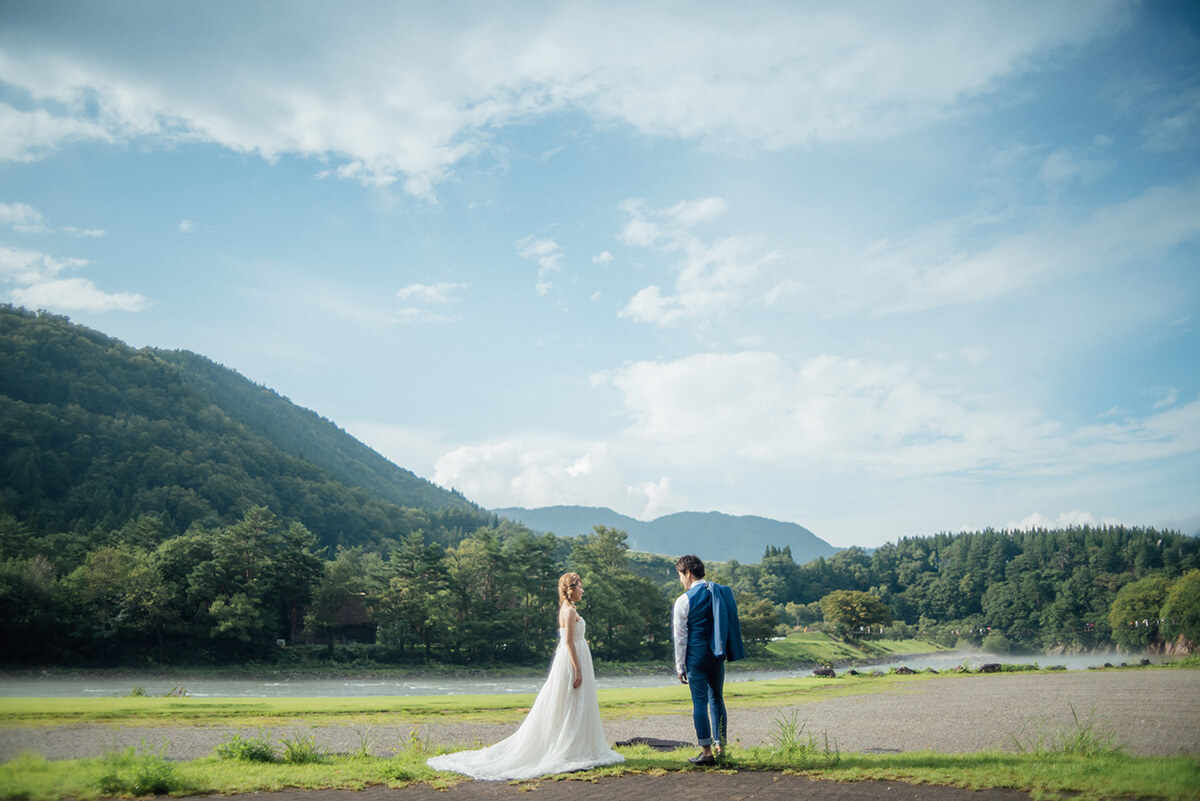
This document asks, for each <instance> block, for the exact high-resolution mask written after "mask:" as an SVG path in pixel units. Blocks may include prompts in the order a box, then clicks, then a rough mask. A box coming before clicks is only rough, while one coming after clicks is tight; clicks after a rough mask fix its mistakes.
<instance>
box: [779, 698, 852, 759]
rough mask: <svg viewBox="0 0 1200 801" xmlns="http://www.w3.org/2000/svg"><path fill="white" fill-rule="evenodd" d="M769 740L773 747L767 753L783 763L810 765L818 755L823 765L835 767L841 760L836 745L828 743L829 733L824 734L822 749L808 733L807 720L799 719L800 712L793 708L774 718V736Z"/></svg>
mask: <svg viewBox="0 0 1200 801" xmlns="http://www.w3.org/2000/svg"><path fill="white" fill-rule="evenodd" d="M771 740H772V741H773V743H774V746H773V747H772V748H771V749H770V752H769V753H770V754H771V756H772V757H774V758H776V759H779V760H781V761H783V762H784V763H788V764H794V765H811V764H813V762H814V759H815V757H817V756H818V754H819V755H820V757H821V760H820V761H821V762H822V763H823V764H825V765H836V764H837V763H838V761H839V760H840V758H841V756H840V753H839V752H838V748H837V743H832V744H831V743H830V740H829V732H825V744H824V748H823V749H822V748H821V747H820V746H819V745H818V744H817V737H816V735H815V734H813V733H812V732H810V731H808V721H807V719H801V717H800V710H799V709H797V708H795V707H793V708H791V709H789V710H787V711H786V712H785V711H783V710H780V711H779V713H778V714H777V715H776V716H775V734H774V735H772V737H771Z"/></svg>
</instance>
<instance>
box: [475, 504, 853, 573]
mask: <svg viewBox="0 0 1200 801" xmlns="http://www.w3.org/2000/svg"><path fill="white" fill-rule="evenodd" d="M491 511H492V512H493V513H495V514H497V515H500V516H501V517H506V518H508V519H509V520H514V521H516V522H518V523H523V524H524V525H526V526H528V527H529V528H531V529H533V530H534V531H542V532H553V533H554V534H556V535H558V536H560V537H574V536H578V535H580V534H589V533H591V531H592V528H593V526H597V525H600V526H608V527H610V528H618V529H622V530H623V531H625V532H627V533H628V534H629V546H630V548H631V549H633V550H635V551H647V552H649V553H657V554H666V555H668V556H672V555H675V556H677V555H681V554H684V553H695V554H697V555H699V556H700V557H701V558H702V559H711V560H713V561H718V562H724V561H729V560H730V559H736V560H738V561H739V562H742V563H744V564H751V563H757V562H760V561H762V556H763V552H764V551H765V550H766V549H767V546H770V545H773V546H775V547H777V548H784V547H789V548H791V550H792V559H793V560H795V562H796V563H797V564H804V563H805V562H811V561H812V560H813V559H816V558H817V557H820V556H824V557H830V556H833V555H834V554H835V553H837V552H838V551H839V550H841V549H840V548H836V547H834V546H833V545H830V544H829V543H828V542H826V541H825V540H823V539H821V538H820V537H818V536H817V535H816V534H813V533H812V532H811V531H809V530H808V529H806V528H804V526H800V525H797V524H795V523H787V522H784V521H782V520H771V519H770V518H766V517H758V516H755V515H742V516H738V515H727V514H724V513H722V512H677V513H676V514H671V515H666V516H664V517H659V518H657V519H655V520H651V521H649V522H644V521H641V520H638V519H636V518H633V517H629V516H627V515H623V514H620V513H619V512H614V511H613V510H612V509H608V508H606V507H595V506H546V507H542V508H540V509H524V508H520V507H510V508H507V509H492V510H491Z"/></svg>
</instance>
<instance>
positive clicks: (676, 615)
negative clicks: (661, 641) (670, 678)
mask: <svg viewBox="0 0 1200 801" xmlns="http://www.w3.org/2000/svg"><path fill="white" fill-rule="evenodd" d="M707 584H708V579H699V580H698V581H696V582H694V583H693V584H692V586H691V587H688V588H687V590H686V591H685V592H684V593H683V595H680V596H679V597H678V598H676V599H675V608H674V610H672V613H671V639H672V640H673V641H674V643H675V675H676V676H678V675H679V674H681V673H686V672H687V667H686V665H687V646H688V627H687V624H688V612H689V611H690V610H691V608H692V602H691V601H690V600H689V599H688V593H689V592H691V591H692V590H693V589H695V588H696V587H700V586H705V585H707Z"/></svg>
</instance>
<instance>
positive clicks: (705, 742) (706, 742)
mask: <svg viewBox="0 0 1200 801" xmlns="http://www.w3.org/2000/svg"><path fill="white" fill-rule="evenodd" d="M712 744H713V741H712V738H711V737H705V738H704V739H703V740H700V741H699V745H700V747H701V748H703V747H704V746H706V745H712Z"/></svg>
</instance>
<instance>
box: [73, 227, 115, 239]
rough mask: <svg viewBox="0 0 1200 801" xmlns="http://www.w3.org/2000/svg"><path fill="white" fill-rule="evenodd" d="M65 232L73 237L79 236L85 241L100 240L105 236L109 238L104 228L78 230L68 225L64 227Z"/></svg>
mask: <svg viewBox="0 0 1200 801" xmlns="http://www.w3.org/2000/svg"><path fill="white" fill-rule="evenodd" d="M63 231H64V232H65V233H68V234H71V235H72V236H79V237H83V238H85V239H99V238H101V237H103V236H107V233H106V232H105V231H104V229H103V228H76V227H75V226H73V225H67V226H63Z"/></svg>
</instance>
